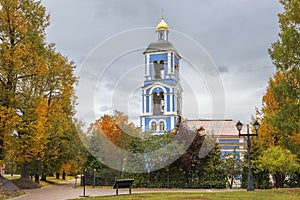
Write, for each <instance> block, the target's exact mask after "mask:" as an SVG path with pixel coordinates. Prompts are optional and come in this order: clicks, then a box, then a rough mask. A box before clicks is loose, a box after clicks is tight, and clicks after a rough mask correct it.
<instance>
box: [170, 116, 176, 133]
mask: <svg viewBox="0 0 300 200" xmlns="http://www.w3.org/2000/svg"><path fill="white" fill-rule="evenodd" d="M174 118H175V117H171V119H170V120H171V124H170V126H171V130H172V129H173V128H174V126H175V124H174V121H175V120H174Z"/></svg>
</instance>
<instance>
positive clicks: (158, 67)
mask: <svg viewBox="0 0 300 200" xmlns="http://www.w3.org/2000/svg"><path fill="white" fill-rule="evenodd" d="M153 67H154V79H155V80H159V79H162V78H163V76H164V61H163V60H161V61H159V63H158V62H157V61H154V62H153Z"/></svg>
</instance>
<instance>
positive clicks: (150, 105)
mask: <svg viewBox="0 0 300 200" xmlns="http://www.w3.org/2000/svg"><path fill="white" fill-rule="evenodd" d="M149 114H150V115H153V111H152V95H150V96H149Z"/></svg>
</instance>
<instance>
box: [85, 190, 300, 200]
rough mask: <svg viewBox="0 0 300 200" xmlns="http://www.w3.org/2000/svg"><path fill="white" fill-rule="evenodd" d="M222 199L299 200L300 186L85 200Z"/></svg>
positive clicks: (146, 194)
mask: <svg viewBox="0 0 300 200" xmlns="http://www.w3.org/2000/svg"><path fill="white" fill-rule="evenodd" d="M91 199H93V200H112V199H113V200H118V199H122V200H173V199H174V200H183V199H184V200H196V199H199V200H211V199H212V200H215V199H216V200H219V199H220V200H221V199H222V200H223V199H229V200H233V199H239V200H240V199H253V200H265V199H272V200H283V199H287V200H299V199H300V188H297V189H272V190H256V191H254V192H246V191H238V192H207V193H185V192H180V193H175V192H174V193H172V192H170V193H144V194H132V195H127V194H126V195H119V196H109V197H88V198H85V200H91Z"/></svg>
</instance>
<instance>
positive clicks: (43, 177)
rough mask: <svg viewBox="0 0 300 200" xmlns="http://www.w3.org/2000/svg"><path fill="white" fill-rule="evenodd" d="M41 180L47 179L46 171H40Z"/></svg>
mask: <svg viewBox="0 0 300 200" xmlns="http://www.w3.org/2000/svg"><path fill="white" fill-rule="evenodd" d="M41 181H47V175H46V173H42V177H41Z"/></svg>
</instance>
